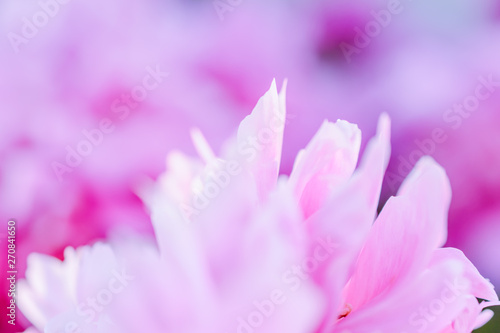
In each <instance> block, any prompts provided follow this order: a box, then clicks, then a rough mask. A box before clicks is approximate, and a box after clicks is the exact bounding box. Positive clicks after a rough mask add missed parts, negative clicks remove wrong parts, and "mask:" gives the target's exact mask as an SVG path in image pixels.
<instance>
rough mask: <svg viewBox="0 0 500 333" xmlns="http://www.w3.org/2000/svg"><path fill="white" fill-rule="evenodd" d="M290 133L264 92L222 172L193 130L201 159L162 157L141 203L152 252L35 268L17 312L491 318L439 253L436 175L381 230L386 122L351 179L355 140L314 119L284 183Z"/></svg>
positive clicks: (139, 244) (356, 327)
mask: <svg viewBox="0 0 500 333" xmlns="http://www.w3.org/2000/svg"><path fill="white" fill-rule="evenodd" d="M286 121H287V117H286V112H285V93H284V89H283V90H282V92H281V93H280V94H278V92H277V89H276V85H275V83H274V82H273V84H272V86H271V89H270V90H269V91H268V92H267V93H266V94H265V95H264V96H263V97H262V98H261V99H260V100H259V102H258V104H257V106H256V107H255V109H254V110H253V112H252V114H251V115H250V116H248V117H247V118H245V120H243V122H242V123H241V125H240V127H239V130H238V133H237V136H236V138H234V139H232V140H230V141H229V142H228V143H227V144H226V145H225V147H224V149H223V151H222V153H221V154H220V156H222V157H221V158H219V157H217V155H216V154H215V153H214V152H213V151H212V149H211V148H210V146H209V145H208V143H207V142H206V141H205V139H204V137H203V136H202V135H201V133H200V132H199V131H193V132H192V136H193V141H194V143H195V147H196V149H197V151H198V152H199V155H200V157H201V159H200V160H197V159H192V158H189V157H187V156H185V155H183V154H182V153H180V152H174V153H171V154H170V155H169V157H168V159H167V171H166V173H164V174H163V175H162V176H161V177H160V178H159V180H158V182H157V183H156V185H155V186H153V187H150V186H144V187H143V188H142V190H141V195H142V197H143V198H144V200H145V201H146V203H147V204H148V206H149V208H150V210H151V218H152V222H153V227H154V231H155V236H156V242H154V241H152V240H150V239H148V238H142V237H140V236H137V235H126V234H117V235H116V237H114V238H113V239H111V241H110V244H108V245H106V244H102V243H97V244H95V245H93V246H85V247H82V248H79V249H77V250H74V249H73V248H67V249H66V251H65V260H64V261H62V262H61V261H59V260H57V259H55V258H51V257H49V256H45V255H38V254H33V255H31V256H30V257H29V267H28V270H27V273H26V280H24V281H22V282H20V284H19V288H20V296H19V305H20V308H21V309H22V311H23V313H24V314H25V315H26V316H27V318H28V319H29V320H30V321H31V322H32V324H33V325H34V326H35V327H36V328H37V329H38V330H40V331H44V332H47V333H51V332H54V333H55V332H74V331H77V329H81V331H82V332H239V333H250V332H257V331H259V332H279V331H282V332H289V333H294V332H297V333H300V332H303V333H306V332H329V333H330V332H339V333H340V332H353V333H354V332H356V333H364V332H366V333H373V332H408V333H409V332H430V333H432V332H436V333H445V332H471V331H472V330H473V329H474V328H476V327H478V326H481V325H482V324H484V323H485V322H487V321H488V320H489V318H490V316H491V313H490V311H488V310H486V311H482V310H483V309H484V308H485V307H487V306H491V305H494V304H497V303H498V297H497V295H496V293H495V292H494V289H493V286H492V285H491V284H490V283H489V282H488V281H487V280H486V279H484V278H483V277H482V276H481V275H480V273H479V272H478V271H477V270H476V268H475V267H474V266H473V264H472V263H471V262H470V261H469V260H468V259H467V258H466V257H465V256H464V255H463V254H462V252H461V251H459V250H457V249H454V248H441V246H442V245H443V244H444V243H445V241H446V237H447V226H446V223H447V214H448V207H449V204H450V200H451V191H450V184H449V182H448V179H447V177H446V174H445V172H444V171H443V169H442V168H441V167H440V166H438V165H437V164H436V163H435V162H434V161H433V160H432V159H431V158H429V157H425V158H422V159H421V160H420V161H419V162H418V164H417V166H416V167H415V169H414V170H413V171H412V172H411V174H410V175H409V176H408V178H407V179H406V180H405V182H404V183H403V185H402V187H401V189H400V190H399V193H398V195H397V196H395V197H392V198H390V199H389V200H388V202H387V203H386V204H385V206H384V208H383V210H382V211H381V213H380V214H379V215H378V216H376V215H377V207H378V199H379V195H380V189H381V184H382V179H383V176H384V173H385V169H386V167H387V163H388V160H389V154H390V153H389V150H390V147H389V145H390V144H389V140H390V139H389V137H390V133H389V131H390V124H389V118H388V117H387V116H386V115H383V116H382V117H380V121H379V126H378V133H377V135H376V137H374V138H373V139H372V140H371V141H370V142H369V144H368V146H367V148H366V150H365V153H364V156H363V159H362V160H361V162H360V163H359V167H358V168H357V169H356V166H357V164H358V154H359V150H360V144H361V132H360V130H359V129H358V128H357V126H356V125H352V124H350V123H348V122H346V121H340V120H339V121H337V122H336V123H331V122H328V121H325V122H324V124H323V125H322V126H321V128H320V129H319V131H318V132H317V133H316V135H315V136H314V138H313V139H312V140H311V142H310V143H309V145H308V146H307V147H306V148H305V149H304V150H302V151H301V152H300V153H299V155H298V156H297V159H296V162H295V165H294V168H293V171H292V172H291V175H290V176H289V177H287V176H283V177H281V178H279V177H278V175H279V169H280V161H281V151H282V141H283V130H284V126H285V122H286ZM291 121H292V120H291ZM477 298H479V299H483V300H488V301H491V302H483V303H479V302H478V301H477Z"/></svg>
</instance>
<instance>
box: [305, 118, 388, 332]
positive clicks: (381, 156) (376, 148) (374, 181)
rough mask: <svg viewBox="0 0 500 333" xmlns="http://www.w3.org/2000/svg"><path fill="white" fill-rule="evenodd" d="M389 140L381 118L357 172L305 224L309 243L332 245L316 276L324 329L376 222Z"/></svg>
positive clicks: (337, 306) (334, 316)
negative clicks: (323, 298)
mask: <svg viewBox="0 0 500 333" xmlns="http://www.w3.org/2000/svg"><path fill="white" fill-rule="evenodd" d="M389 140H390V121H389V119H388V117H387V116H386V115H383V116H381V118H380V120H379V126H378V133H377V136H376V137H375V138H373V139H372V140H371V141H370V142H369V144H368V147H367V150H366V153H365V156H364V158H363V160H362V162H361V166H360V168H359V169H358V170H357V171H356V172H355V173H354V175H353V177H352V178H351V180H350V181H349V182H348V183H347V184H346V185H345V186H343V187H341V188H340V189H338V190H337V191H335V192H334V193H333V194H332V195H331V196H330V197H329V198H328V199H327V201H326V203H325V205H324V207H323V208H322V209H320V210H319V211H318V212H317V213H315V214H313V215H312V216H311V218H310V219H309V221H308V222H307V223H308V225H309V227H310V228H311V232H312V235H311V237H312V239H328V241H329V242H330V243H332V244H335V249H334V250H333V252H332V254H331V255H330V257H328V259H327V260H325V261H324V263H323V264H322V266H321V268H320V269H318V272H317V273H316V274H315V278H316V280H317V283H319V284H321V285H323V286H324V287H325V289H326V290H325V292H326V294H327V295H328V298H329V303H330V304H329V310H328V311H329V312H328V313H327V319H326V321H325V323H323V326H324V325H330V324H332V323H333V322H335V321H336V320H337V313H338V309H339V307H340V306H341V304H340V302H341V291H342V289H343V288H344V285H345V283H346V282H347V280H348V278H349V275H350V273H351V270H352V269H353V266H354V263H355V258H356V257H357V255H358V253H359V251H360V250H361V246H362V243H363V241H364V240H365V238H366V236H367V235H368V232H369V230H370V227H371V225H372V223H373V220H374V218H375V215H376V211H377V205H378V199H379V195H380V188H381V186H382V179H383V176H384V172H385V169H386V167H387V163H388V161H389V154H390V142H389Z"/></svg>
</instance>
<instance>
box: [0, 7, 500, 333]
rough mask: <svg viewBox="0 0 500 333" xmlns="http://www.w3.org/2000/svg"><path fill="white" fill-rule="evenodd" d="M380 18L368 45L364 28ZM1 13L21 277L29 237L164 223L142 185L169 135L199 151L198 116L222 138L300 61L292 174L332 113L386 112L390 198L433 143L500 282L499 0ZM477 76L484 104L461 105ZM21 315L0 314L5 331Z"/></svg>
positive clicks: (0, 179)
mask: <svg viewBox="0 0 500 333" xmlns="http://www.w3.org/2000/svg"><path fill="white" fill-rule="evenodd" d="M396 3H398V5H397V6H396ZM231 4H232V5H231ZM391 8H392V9H393V10H394V12H397V13H396V14H391V15H390V16H387V15H386V14H385V13H391V12H390V9H391ZM40 13H42V14H40ZM43 13H46V14H45V16H44V15H43ZM384 15H385V16H384ZM377 18H378V19H379V20H380V22H381V23H379V26H380V29H379V30H378V31H376V32H374V33H373V32H372V35H373V36H372V37H369V38H368V40H364V42H365V44H366V45H364V44H363V47H360V46H359V45H360V43H359V42H360V40H362V37H360V35H359V33H358V32H357V31H358V30H357V28H359V29H360V30H364V29H365V28H366V27H367V25H369V24H372V25H373V22H377ZM0 29H1V32H2V35H3V36H4V38H1V39H0V101H1V103H2V107H1V112H0V159H1V164H0V202H1V206H0V219H1V220H2V221H5V223H4V224H2V225H4V226H5V227H2V230H0V235H1V236H2V237H1V247H2V248H4V249H5V248H6V246H7V245H6V232H7V226H6V222H7V221H8V219H11V218H13V219H15V220H16V221H17V231H18V236H17V254H16V255H17V260H18V270H19V276H18V278H20V277H22V276H23V271H24V269H25V266H26V261H25V260H26V256H27V255H28V254H29V253H31V252H41V253H47V254H51V255H55V256H57V257H61V256H62V251H63V249H64V248H65V247H66V246H69V245H71V246H79V245H83V244H88V243H91V242H93V241H95V240H97V239H103V238H106V237H108V236H109V235H110V234H111V233H113V232H115V231H116V230H123V229H126V230H132V231H134V232H139V233H143V234H146V235H147V234H151V226H150V222H149V217H148V214H147V212H146V210H145V208H144V206H143V204H142V202H141V200H140V199H139V198H138V196H137V195H136V189H137V186H138V184H140V183H141V182H143V181H144V179H145V178H147V177H149V178H155V177H156V176H157V175H158V174H159V173H160V172H161V171H163V169H164V164H165V157H166V154H167V152H169V151H171V150H172V149H182V150H184V151H187V152H190V153H192V154H194V149H193V147H192V144H191V141H190V137H189V130H190V129H191V128H193V127H198V128H200V129H201V130H202V131H203V133H204V134H205V136H206V137H207V138H208V140H209V141H210V142H211V143H212V144H213V146H214V148H215V149H216V150H218V149H220V147H221V146H222V144H223V142H224V140H225V139H227V138H228V137H229V136H230V135H232V134H233V133H234V129H235V128H236V126H237V124H238V123H239V122H240V121H241V120H242V119H243V117H244V116H245V115H247V114H248V113H250V111H251V110H252V108H253V106H254V105H255V103H256V101H257V100H258V98H259V97H260V96H261V95H262V94H263V93H264V92H265V91H266V90H267V88H268V87H269V84H270V82H271V81H272V79H273V78H276V79H277V80H278V82H281V81H283V80H284V79H285V78H287V79H288V92H287V107H288V112H289V113H290V114H292V115H293V117H292V120H291V121H290V122H289V124H287V128H286V132H285V144H284V156H283V164H282V173H285V174H286V173H289V172H290V171H291V167H292V163H293V160H294V158H295V155H296V153H297V151H298V150H299V149H300V148H302V147H304V146H305V144H306V143H307V142H308V141H309V139H310V138H311V136H312V135H313V133H314V132H315V131H316V130H317V129H318V128H319V126H320V124H321V123H322V121H323V120H324V119H325V118H326V119H330V120H336V119H337V118H341V119H345V120H348V121H350V122H353V123H357V124H359V127H360V128H361V130H362V131H363V136H364V139H365V140H366V138H369V137H370V136H372V135H373V133H374V131H375V125H376V119H377V118H378V116H379V115H380V114H381V113H382V112H387V113H388V114H389V115H390V116H391V118H392V122H393V139H392V143H393V152H392V158H391V164H390V166H389V173H388V176H387V177H386V182H385V184H384V198H387V197H388V196H389V195H391V194H394V193H395V191H396V190H397V187H398V186H399V183H400V180H401V179H402V178H403V177H404V176H406V173H407V172H408V171H409V168H410V167H411V166H412V165H413V164H414V162H415V161H414V160H415V159H416V158H417V157H418V156H421V155H423V154H430V155H432V156H433V157H434V158H435V159H436V160H437V161H438V162H439V163H440V164H442V165H443V166H444V167H445V169H446V170H447V172H448V175H449V177H450V179H451V182H452V187H453V195H454V197H453V201H452V206H451V211H450V229H449V242H448V243H449V245H450V246H454V247H458V248H460V249H462V250H463V251H464V252H465V253H466V255H467V256H468V257H469V258H470V259H471V260H472V261H473V262H474V263H475V264H476V266H477V267H478V269H479V270H480V272H481V273H482V274H483V275H484V276H486V277H488V278H490V279H491V281H492V282H493V283H494V284H495V285H496V286H497V288H500V257H499V256H498V253H499V250H500V245H499V244H500V241H499V240H500V172H499V171H498V170H500V112H499V110H498V109H499V108H500V84H498V86H495V82H500V62H499V61H498V59H499V57H500V38H499V37H500V3H499V2H498V1H493V0H478V1H474V2H473V1H465V0H455V1H451V0H441V1H438V2H436V1H431V0H419V1H410V0H402V1H400V2H398V1H378V0H376V1H373V0H372V1H363V0H356V1H352V0H351V1H347V0H345V1H344V0H338V1H321V0H313V1H305V0H295V1H293V0H288V1H286V0H276V1H264V0H246V1H235V0H233V1H210V0H208V1H201V0H198V1H195V0H191V1H189V0H184V1H180V0H178V1H167V0H142V1H138V0H127V1H118V0H109V1H106V2H101V1H94V0H91V1H81V0H69V1H62V0H60V1H59V2H58V1H56V0H40V1H31V0H29V1H28V0H27V1H23V2H22V3H21V2H19V1H15V0H3V1H1V2H0ZM360 38H361V39H360ZM365 39H366V37H365ZM342 45H344V46H343V47H342ZM346 45H349V46H348V47H351V49H350V50H353V49H352V48H354V47H355V48H356V52H354V53H346V52H345V47H346ZM343 50H344V51H343ZM152 73H153V74H152ZM487 81H492V82H493V83H490V84H489V85H488V84H486V85H485V83H484V82H487ZM145 82H146V83H145ZM481 85H482V87H483V88H481V91H482V92H484V93H486V92H488V94H487V95H488V96H487V97H485V98H484V99H483V100H481V101H479V105H477V107H474V110H473V111H470V112H469V111H467V110H465V111H463V109H462V111H460V112H459V111H456V110H458V109H454V108H455V104H457V103H463V102H464V101H468V100H471V96H475V94H476V90H477V87H478V86H481ZM141 86H142V87H143V88H140V87H141ZM146 86H147V87H146ZM153 86H154V87H153ZM148 87H149V88H151V89H148ZM497 90H499V91H497ZM141 94H142V95H141ZM131 95H132V96H141V99H142V98H144V100H142V101H138V100H136V101H135V102H134V101H133V100H131ZM127 99H128V100H127ZM132 99H133V97H132ZM103 123H104V124H105V126H103ZM103 128H105V129H107V132H108V133H104V132H103ZM96 129H99V131H96ZM85 133H87V136H89V135H90V136H92V135H94V136H93V139H94V141H95V143H96V144H91V145H90V146H88V145H87V147H85V144H84V143H82V142H83V140H87V141H88V140H89V139H88V138H87V137H86V134H85ZM92 133H93V134H92ZM99 133H101V134H99ZM299 133H300V135H299ZM436 133H438V134H439V135H436ZM365 140H364V143H366V141H365ZM79 148H80V149H81V150H82V149H83V151H85V148H88V149H87V151H86V152H85V153H86V154H87V156H81V157H80V158H78V157H75V156H74V154H75V153H74V151H77V152H78V149H79ZM68 152H72V153H69V154H70V155H73V157H71V158H70V162H72V163H73V166H69V165H68V164H67V162H68V161H67V160H66V159H67V156H68ZM64 165H65V166H64ZM1 258H2V259H1V260H0V263H1V265H2V279H1V281H2V282H0V287H1V289H2V290H5V292H4V291H2V293H1V294H0V306H1V307H4V306H6V304H7V302H8V299H7V295H6V290H7V284H6V282H5V281H6V279H5V278H4V275H3V274H5V271H6V258H5V256H3V255H2V256H1ZM3 284H5V285H3ZM496 320H497V323H495V322H494V321H492V322H491V323H490V324H488V325H487V326H486V327H484V328H483V329H482V330H481V331H482V332H493V331H495V325H499V324H498V320H499V319H498V316H497V317H496ZM25 324H26V323H25V321H24V320H23V319H22V318H19V319H18V326H17V327H16V329H15V330H12V327H9V325H7V324H6V322H5V320H2V321H1V322H0V332H10V331H11V330H12V331H13V332H14V331H20V330H22V329H23V327H24V326H25ZM497 327H500V326H497Z"/></svg>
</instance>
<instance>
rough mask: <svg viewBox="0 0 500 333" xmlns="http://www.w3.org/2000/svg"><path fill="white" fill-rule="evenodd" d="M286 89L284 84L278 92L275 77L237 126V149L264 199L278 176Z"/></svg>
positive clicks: (260, 196)
mask: <svg viewBox="0 0 500 333" xmlns="http://www.w3.org/2000/svg"><path fill="white" fill-rule="evenodd" d="M285 89H286V86H285V85H284V86H283V89H282V91H281V93H280V94H279V95H278V91H277V89H276V82H275V81H274V80H273V82H272V84H271V88H270V89H269V91H268V92H266V93H265V94H264V96H263V97H261V98H260V99H259V101H258V103H257V105H256V106H255V108H254V110H253V111H252V114H251V115H249V116H247V117H246V118H245V119H244V120H243V121H242V122H241V124H240V127H239V129H238V153H239V154H240V155H241V160H242V161H243V163H244V165H245V169H247V170H248V171H249V172H250V174H251V175H252V176H253V178H254V181H255V183H256V184H257V190H258V193H259V198H260V199H261V200H264V199H265V198H267V196H268V195H269V193H270V191H272V189H273V188H274V187H275V186H276V181H277V178H278V173H279V168H280V162H281V149H282V144H283V132H284V128H285V120H286V110H285Z"/></svg>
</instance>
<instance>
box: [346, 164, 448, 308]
mask: <svg viewBox="0 0 500 333" xmlns="http://www.w3.org/2000/svg"><path fill="white" fill-rule="evenodd" d="M415 170H416V171H415V173H414V174H413V176H410V181H409V183H408V184H407V186H406V187H405V189H406V191H404V192H402V194H401V195H399V196H398V197H394V198H391V199H389V201H388V202H387V203H386V205H385V207H384V209H383V210H382V212H381V214H380V216H379V217H378V218H377V220H376V221H375V224H374V225H373V228H372V230H371V231H370V235H369V237H368V239H367V241H366V243H365V245H364V247H363V250H362V251H361V254H360V256H359V258H358V260H357V263H356V271H355V273H354V275H353V277H352V278H351V280H350V281H349V284H348V286H347V288H346V290H345V294H344V297H345V302H346V303H347V304H350V306H351V307H352V309H353V310H355V309H357V308H359V307H361V306H362V305H363V304H365V303H367V302H369V301H370V300H371V299H373V298H375V297H377V296H378V295H380V294H382V293H384V292H389V291H390V289H391V288H393V287H394V286H396V285H397V284H400V283H404V282H405V281H406V280H407V278H411V277H413V274H415V273H418V272H419V271H421V270H422V269H424V268H425V266H426V265H427V263H428V262H429V260H430V259H431V255H432V253H433V251H434V250H435V249H436V248H437V246H438V242H439V240H440V238H441V237H442V236H440V234H439V232H441V231H442V230H445V228H446V222H447V220H446V212H447V209H448V205H449V202H450V196H451V193H450V186H449V183H448V180H447V177H446V174H445V173H444V171H443V170H442V168H441V167H440V166H438V165H437V164H436V163H435V162H433V161H432V160H430V159H429V160H427V159H424V160H422V161H421V162H419V163H418V165H417V167H416V169H415ZM431 184H432V186H431ZM430 192H432V194H431V193H430ZM431 201H432V202H431Z"/></svg>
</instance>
